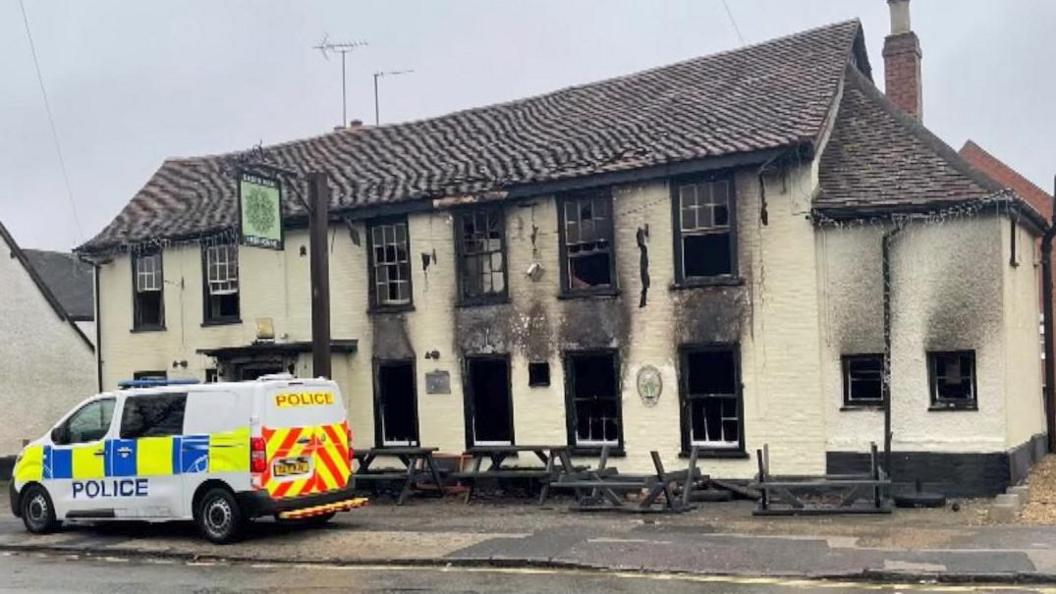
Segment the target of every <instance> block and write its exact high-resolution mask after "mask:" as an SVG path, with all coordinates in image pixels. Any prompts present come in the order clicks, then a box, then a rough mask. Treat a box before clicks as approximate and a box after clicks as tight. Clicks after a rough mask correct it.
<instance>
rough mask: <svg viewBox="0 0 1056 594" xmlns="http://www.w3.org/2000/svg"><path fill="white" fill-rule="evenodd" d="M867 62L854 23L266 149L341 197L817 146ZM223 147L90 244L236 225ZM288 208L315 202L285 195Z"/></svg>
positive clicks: (171, 167)
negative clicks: (840, 93) (853, 70)
mask: <svg viewBox="0 0 1056 594" xmlns="http://www.w3.org/2000/svg"><path fill="white" fill-rule="evenodd" d="M852 60H853V61H855V62H856V63H857V64H858V65H859V67H860V68H862V69H863V70H865V71H866V72H868V60H867V57H866V55H865V50H864V43H863V41H862V34H861V25H860V23H859V22H858V21H849V22H845V23H839V24H835V25H830V26H826V27H822V28H818V29H813V30H810V31H806V32H802V33H798V34H795V35H791V36H789V37H784V38H781V39H776V40H773V41H768V42H764V43H760V44H758V45H754V46H749V47H745V48H741V49H738V50H734V51H729V52H724V53H720V54H715V55H711V56H706V57H701V58H696V59H692V60H688V61H685V62H681V63H678V64H674V65H671V66H665V67H662V68H655V69H652V70H647V71H644V72H639V73H636V74H631V75H628V76H623V77H620V78H614V79H610V80H606V81H602V82H596V83H592V84H586V85H582V86H577V87H572V88H568V89H564V90H560V91H556V92H554V93H550V94H547V95H542V96H538V97H533V98H529V99H523V100H520V101H514V102H510V103H504V104H500V105H494V106H490V107H483V108H479V109H471V110H467V111H461V112H457V113H453V114H450V115H446V116H442V117H437V118H432V119H427V120H420V121H415V122H408V123H404V124H395V125H388V126H381V127H363V128H358V129H349V130H341V131H338V132H334V133H331V134H326V135H323V136H319V137H316V138H310V139H307V140H300V141H296V142H290V143H286V144H280V145H276V146H273V147H268V148H267V153H268V154H269V158H271V159H272V160H274V161H275V163H276V164H279V165H282V166H284V167H287V168H292V169H299V170H302V171H304V170H308V169H320V170H324V171H326V172H327V173H329V174H330V176H331V184H332V189H333V194H332V195H333V199H332V200H333V205H332V206H333V208H334V209H354V208H359V207H364V206H371V205H379V204H388V203H395V202H400V201H408V200H415V199H419V198H435V197H443V196H458V195H464V194H471V193H481V192H487V191H495V190H505V189H509V188H514V187H517V186H523V185H530V184H533V183H539V182H547V181H554V180H562V179H568V178H573V177H581V176H586V175H592V174H598V173H609V172H616V171H626V170H632V169H639V168H643V167H650V166H656V165H665V164H670V163H677V162H684V161H691V160H697V159H703V158H709V157H715V156H722V155H732V154H735V153H744V152H751V151H757V150H767V149H775V148H783V147H790V146H795V145H808V146H811V147H812V146H813V144H814V143H815V142H816V141H817V140H818V138H819V136H820V134H821V133H822V130H823V128H824V125H825V119H826V115H827V114H828V113H829V112H830V110H831V106H832V102H833V101H834V98H835V96H836V92H837V89H838V87H839V81H840V79H841V78H842V77H843V74H844V68H845V66H846V65H847V63H848V62H849V61H852ZM224 160H225V156H224V155H218V156H211V157H201V158H190V159H172V160H167V161H165V162H164V163H163V164H162V166H161V168H160V169H158V171H157V172H156V173H155V174H154V176H153V177H152V178H151V179H150V180H149V181H148V182H147V184H146V185H145V186H144V187H143V188H142V189H141V190H140V191H139V192H138V193H137V194H136V195H135V196H134V197H133V198H132V200H131V202H130V203H129V204H128V205H127V206H126V207H125V209H124V210H122V211H121V213H120V214H119V215H118V216H117V218H116V219H114V221H113V222H112V223H110V225H108V226H107V227H106V228H105V229H104V230H103V231H102V232H101V233H100V234H99V235H97V236H96V237H95V238H93V239H92V240H91V241H89V242H88V243H87V244H85V245H84V246H81V247H80V248H78V249H79V250H81V251H86V252H97V251H107V250H112V249H119V248H121V247H123V246H128V245H130V244H135V243H139V242H143V241H148V240H152V239H158V238H174V237H186V236H193V235H195V234H206V233H211V232H216V231H219V230H223V229H225V228H230V227H233V226H234V225H235V224H236V222H237V221H236V219H237V205H236V193H235V182H234V179H233V178H232V177H231V176H229V175H226V174H225V173H224V168H223V166H222V165H223V163H224ZM285 207H286V209H287V214H303V211H302V209H301V207H300V205H299V204H298V203H297V202H296V201H295V200H286V201H285Z"/></svg>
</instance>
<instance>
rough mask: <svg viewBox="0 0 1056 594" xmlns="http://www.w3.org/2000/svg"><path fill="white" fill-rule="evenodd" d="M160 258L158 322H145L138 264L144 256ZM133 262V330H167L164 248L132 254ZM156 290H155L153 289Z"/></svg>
mask: <svg viewBox="0 0 1056 594" xmlns="http://www.w3.org/2000/svg"><path fill="white" fill-rule="evenodd" d="M155 256H157V258H158V277H159V281H158V282H159V283H160V285H161V286H160V288H159V289H158V291H157V293H158V318H159V319H158V323H156V324H155V323H152V324H145V323H143V322H142V321H141V318H142V315H143V313H142V308H141V307H140V304H139V272H138V269H137V266H138V264H139V260H140V259H141V258H144V257H151V258H153V257H155ZM129 260H130V261H131V263H132V266H131V268H132V329H131V331H132V332H158V331H163V330H165V257H164V256H163V255H162V250H160V249H156V250H147V251H143V252H140V253H133V254H130V256H129ZM151 292H154V291H151Z"/></svg>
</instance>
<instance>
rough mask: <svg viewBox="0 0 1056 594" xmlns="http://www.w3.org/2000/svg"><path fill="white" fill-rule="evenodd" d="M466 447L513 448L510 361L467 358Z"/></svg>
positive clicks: (501, 357)
mask: <svg viewBox="0 0 1056 594" xmlns="http://www.w3.org/2000/svg"><path fill="white" fill-rule="evenodd" d="M465 406H466V445H467V446H470V447H472V446H475V445H513V401H512V400H511V396H510V358H509V356H497V357H492V356H489V357H467V358H466V381H465Z"/></svg>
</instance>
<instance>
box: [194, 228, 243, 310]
mask: <svg viewBox="0 0 1056 594" xmlns="http://www.w3.org/2000/svg"><path fill="white" fill-rule="evenodd" d="M203 250H204V256H203V262H204V266H205V296H204V301H205V322H206V323H225V322H237V321H238V320H239V295H238V246H237V245H236V244H233V243H223V244H219V245H208V246H205V247H204V248H203Z"/></svg>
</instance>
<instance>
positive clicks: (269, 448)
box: [11, 375, 366, 543]
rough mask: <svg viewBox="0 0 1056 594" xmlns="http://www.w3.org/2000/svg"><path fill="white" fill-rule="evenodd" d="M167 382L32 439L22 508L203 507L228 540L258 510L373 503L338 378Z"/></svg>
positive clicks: (292, 514) (317, 512)
mask: <svg viewBox="0 0 1056 594" xmlns="http://www.w3.org/2000/svg"><path fill="white" fill-rule="evenodd" d="M144 383H149V382H138V385H143V384H144ZM157 383H160V385H156V386H154V387H133V388H130V389H125V390H119V391H116V392H107V393H104V394H99V395H97V396H93V397H91V398H89V399H87V400H85V401H84V402H82V403H81V404H80V405H78V406H77V407H75V408H74V409H73V410H72V411H70V412H69V413H68V414H67V415H66V416H65V417H63V418H62V419H61V420H60V421H59V423H58V424H57V425H55V428H54V429H52V430H51V432H50V433H49V434H48V435H45V436H44V437H41V438H40V439H38V440H36V441H34V442H32V443H31V444H29V445H27V446H26V447H25V448H23V450H22V452H21V453H20V454H19V456H18V459H17V460H16V462H15V468H14V472H13V477H12V478H13V480H12V481H11V509H12V511H13V512H14V514H15V515H16V516H20V517H21V518H22V520H23V522H24V523H25V525H26V528H27V529H28V530H29V531H31V532H36V533H43V532H47V531H49V530H52V529H54V528H56V527H57V526H58V525H59V524H60V523H61V522H62V521H64V520H69V521H91V522H97V521H106V520H121V519H135V520H146V521H165V520H192V519H193V520H194V521H195V522H196V523H197V525H198V527H199V529H200V530H201V532H202V534H203V535H204V536H205V537H206V538H207V539H209V540H211V541H213V542H216V543H225V542H230V541H232V540H234V539H236V538H237V537H238V535H239V533H240V531H241V529H242V528H243V527H244V525H245V523H246V522H247V521H248V520H250V519H252V518H256V517H260V516H267V515H274V516H275V517H276V518H277V519H284V520H291V521H292V520H294V519H296V521H304V522H324V521H326V520H329V519H330V518H331V517H333V515H334V514H335V513H336V512H338V511H344V510H347V509H351V508H353V507H359V506H360V505H363V504H365V503H366V500H365V499H357V498H354V497H353V494H352V485H351V484H350V476H351V458H352V435H351V432H350V431H349V428H348V420H347V419H346V417H345V408H344V404H343V401H342V398H341V392H340V390H339V389H338V387H337V384H335V383H334V382H332V381H329V380H323V379H318V380H315V379H308V380H301V379H294V378H293V376H290V375H278V376H265V377H263V378H261V379H259V380H257V381H251V382H239V383H214V384H196V385H187V384H179V385H173V384H168V383H166V382H157Z"/></svg>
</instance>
